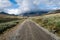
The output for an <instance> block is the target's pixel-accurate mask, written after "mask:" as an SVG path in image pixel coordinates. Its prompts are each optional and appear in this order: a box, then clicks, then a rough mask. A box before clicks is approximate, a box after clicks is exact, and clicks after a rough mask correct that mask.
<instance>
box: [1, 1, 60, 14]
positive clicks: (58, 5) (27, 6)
mask: <svg viewBox="0 0 60 40" xmlns="http://www.w3.org/2000/svg"><path fill="white" fill-rule="evenodd" d="M15 2H17V4H16V5H18V8H15V9H13V8H11V9H9V7H10V6H13V5H12V3H11V2H10V1H9V0H0V9H3V8H4V10H5V9H6V10H8V9H9V10H8V12H9V13H13V12H14V10H16V13H14V14H18V13H24V12H27V11H33V10H38V9H60V0H15ZM6 10H5V11H6Z"/></svg>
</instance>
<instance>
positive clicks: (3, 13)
mask: <svg viewBox="0 0 60 40" xmlns="http://www.w3.org/2000/svg"><path fill="white" fill-rule="evenodd" d="M0 15H10V16H17V15H14V14H8V13H6V12H0Z"/></svg>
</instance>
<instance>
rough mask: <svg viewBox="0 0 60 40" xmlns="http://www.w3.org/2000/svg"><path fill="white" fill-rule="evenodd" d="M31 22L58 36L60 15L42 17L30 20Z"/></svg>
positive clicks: (59, 33)
mask: <svg viewBox="0 0 60 40" xmlns="http://www.w3.org/2000/svg"><path fill="white" fill-rule="evenodd" d="M32 20H33V21H35V22H36V23H38V24H39V25H41V26H42V27H44V28H46V29H48V30H49V31H50V32H52V33H54V34H56V35H58V36H60V14H49V15H42V16H38V17H35V18H32Z"/></svg>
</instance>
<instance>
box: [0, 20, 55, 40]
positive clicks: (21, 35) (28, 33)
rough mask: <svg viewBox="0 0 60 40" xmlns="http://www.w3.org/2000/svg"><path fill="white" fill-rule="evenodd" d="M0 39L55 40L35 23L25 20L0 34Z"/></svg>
mask: <svg viewBox="0 0 60 40" xmlns="http://www.w3.org/2000/svg"><path fill="white" fill-rule="evenodd" d="M0 40H55V39H53V38H52V37H51V36H50V35H48V34H47V33H45V32H44V31H43V30H42V29H41V28H39V27H38V26H37V25H36V24H35V23H33V22H31V21H25V22H24V23H22V24H21V25H18V26H17V27H15V28H13V29H11V30H10V31H9V32H6V33H5V34H3V35H1V36H0Z"/></svg>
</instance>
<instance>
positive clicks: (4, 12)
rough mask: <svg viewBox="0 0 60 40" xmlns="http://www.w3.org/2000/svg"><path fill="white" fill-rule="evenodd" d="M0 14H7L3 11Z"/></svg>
mask: <svg viewBox="0 0 60 40" xmlns="http://www.w3.org/2000/svg"><path fill="white" fill-rule="evenodd" d="M0 14H5V15H8V13H5V12H0Z"/></svg>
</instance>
